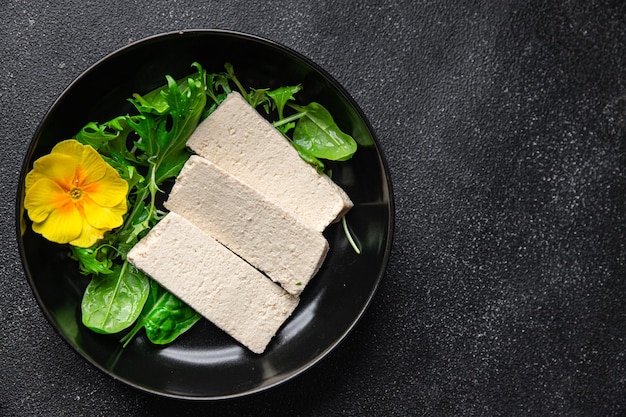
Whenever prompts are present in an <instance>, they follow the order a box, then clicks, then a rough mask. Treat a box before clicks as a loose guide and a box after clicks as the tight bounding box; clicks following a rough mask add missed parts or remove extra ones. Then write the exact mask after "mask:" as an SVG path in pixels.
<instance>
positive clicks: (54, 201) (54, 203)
mask: <svg viewBox="0 0 626 417" xmlns="http://www.w3.org/2000/svg"><path fill="white" fill-rule="evenodd" d="M68 203H70V204H71V199H70V197H69V195H68V194H67V193H66V192H65V191H64V190H63V188H61V187H60V186H59V184H57V183H56V182H55V181H52V180H51V179H49V178H47V177H42V178H41V179H40V180H39V181H37V182H35V183H34V184H32V185H31V186H30V187H29V188H27V189H26V195H25V197H24V208H25V209H26V210H28V217H30V219H31V220H32V221H33V222H35V223H40V222H43V221H44V220H46V218H48V215H49V214H50V213H51V212H53V211H54V210H58V209H59V208H61V207H63V206H65V204H68Z"/></svg>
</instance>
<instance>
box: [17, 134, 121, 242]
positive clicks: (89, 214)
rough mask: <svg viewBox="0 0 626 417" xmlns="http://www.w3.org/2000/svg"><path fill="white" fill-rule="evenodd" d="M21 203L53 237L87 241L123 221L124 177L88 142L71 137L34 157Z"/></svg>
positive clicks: (38, 226) (39, 227)
mask: <svg viewBox="0 0 626 417" xmlns="http://www.w3.org/2000/svg"><path fill="white" fill-rule="evenodd" d="M25 185H26V193H25V197H24V207H25V208H26V210H28V217H30V219H31V220H32V221H33V230H34V231H35V232H36V233H40V234H42V235H43V236H44V237H45V238H46V239H48V240H51V241H53V242H57V243H70V244H72V245H74V246H80V247H85V248H86V247H89V246H91V245H93V244H94V243H96V241H97V240H98V239H101V238H102V237H103V235H104V233H105V232H107V231H109V230H111V229H114V228H116V227H118V226H121V225H122V222H123V220H122V216H123V215H124V214H125V213H126V210H127V207H126V194H127V193H128V183H127V182H126V181H124V180H123V179H122V178H121V177H120V175H119V173H118V172H117V171H116V170H115V169H113V168H112V167H111V166H110V165H109V164H107V163H106V162H105V161H104V159H102V156H100V154H99V153H98V152H96V150H94V149H93V148H92V147H91V146H88V145H82V144H81V143H79V142H77V141H76V140H73V139H70V140H66V141H63V142H60V143H59V144H57V145H56V146H55V147H54V148H53V149H52V152H51V153H50V154H48V155H45V156H42V157H41V158H39V159H38V160H36V161H35V163H34V165H33V169H32V170H31V171H30V172H29V173H28V175H26V184H25Z"/></svg>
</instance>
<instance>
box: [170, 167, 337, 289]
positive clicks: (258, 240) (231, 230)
mask: <svg viewBox="0 0 626 417" xmlns="http://www.w3.org/2000/svg"><path fill="white" fill-rule="evenodd" d="M165 207H166V208H167V209H168V210H171V211H173V212H176V213H178V214H179V215H181V216H183V217H185V218H186V219H188V220H190V221H191V222H192V223H194V224H195V225H196V226H197V227H199V228H201V229H202V230H204V231H205V232H207V233H208V234H210V235H211V236H212V237H213V238H215V239H216V240H217V241H218V242H220V243H221V244H223V245H224V246H226V247H227V248H228V249H230V250H231V251H233V252H234V253H236V254H237V255H239V256H240V257H241V258H243V259H245V260H246V261H247V262H249V263H250V264H251V265H252V266H254V267H256V268H258V269H260V270H261V271H263V272H265V273H266V274H267V276H268V277H270V278H271V279H272V280H273V281H275V282H278V283H279V284H280V285H281V286H282V287H283V288H284V289H285V290H287V291H288V292H289V293H291V294H294V295H298V294H300V292H302V290H303V289H304V287H305V286H306V285H307V283H308V282H309V281H310V279H311V278H312V277H313V276H314V275H315V273H316V272H317V271H318V270H319V268H320V266H321V265H322V263H323V262H324V259H325V257H326V254H327V252H328V242H327V241H326V239H325V238H324V236H323V235H322V233H321V232H319V231H317V230H314V229H312V228H310V227H308V226H307V225H306V224H304V223H302V222H301V221H300V219H298V218H297V217H295V216H293V215H291V214H290V213H288V212H286V211H285V210H283V209H282V208H280V207H279V206H277V205H275V204H274V203H272V202H271V201H269V200H268V199H266V198H265V197H264V196H263V195H261V194H259V193H258V192H257V191H256V190H254V189H252V188H250V187H248V186H247V185H245V184H243V183H242V182H241V181H239V180H238V179H237V178H235V177H233V176H232V175H229V174H228V173H227V172H226V171H224V170H222V169H220V168H219V167H218V166H217V165H215V164H213V163H212V162H210V161H208V160H206V159H205V158H202V157H200V156H197V155H192V156H191V157H190V158H189V160H188V161H187V163H186V164H185V166H184V167H183V169H182V170H181V172H180V174H179V175H178V178H177V179H176V183H175V184H174V187H173V188H172V191H171V192H170V195H169V197H168V199H167V201H166V202H165Z"/></svg>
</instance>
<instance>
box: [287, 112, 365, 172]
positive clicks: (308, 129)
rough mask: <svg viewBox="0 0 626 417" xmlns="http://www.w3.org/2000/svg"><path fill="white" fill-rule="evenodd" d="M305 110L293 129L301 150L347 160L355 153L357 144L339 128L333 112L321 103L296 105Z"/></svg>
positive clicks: (313, 154) (294, 140)
mask: <svg viewBox="0 0 626 417" xmlns="http://www.w3.org/2000/svg"><path fill="white" fill-rule="evenodd" d="M294 108H296V110H298V111H300V112H304V116H302V117H301V118H300V119H299V120H298V122H297V124H296V128H295V129H294V131H293V142H294V143H295V144H296V145H297V147H298V149H299V150H302V152H305V153H306V154H308V155H310V156H313V157H315V158H322V159H328V160H332V161H345V160H348V159H350V158H351V157H352V155H354V153H355V152H356V149H357V144H356V142H355V140H354V139H353V138H352V136H350V135H348V134H346V133H344V132H342V131H341V129H339V126H337V123H335V121H334V120H333V117H332V116H331V114H330V113H329V112H328V110H326V108H325V107H323V106H322V105H321V104H319V103H315V102H312V103H309V104H307V105H306V106H294Z"/></svg>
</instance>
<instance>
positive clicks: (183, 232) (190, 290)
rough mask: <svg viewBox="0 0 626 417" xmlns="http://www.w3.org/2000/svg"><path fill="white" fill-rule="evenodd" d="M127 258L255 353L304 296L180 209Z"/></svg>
mask: <svg viewBox="0 0 626 417" xmlns="http://www.w3.org/2000/svg"><path fill="white" fill-rule="evenodd" d="M128 260H129V261H130V262H131V263H132V264H133V265H135V266H136V267H137V268H139V269H141V270H142V271H144V272H145V273H146V274H148V275H149V276H151V277H152V278H153V279H154V280H156V281H157V282H159V283H160V284H161V285H162V286H163V287H165V288H167V289H168V290H169V291H170V292H171V293H173V294H174V295H176V296H177V297H179V298H180V299H181V300H183V301H184V302H185V303H187V304H188V305H189V306H190V307H191V308H193V309H195V310H196V311H197V312H198V313H200V314H201V315H203V316H204V317H206V318H207V319H208V320H210V321H211V322H213V323H214V324H215V325H217V326H218V327H219V328H221V329H222V330H224V331H225V332H226V333H228V334H229V335H231V336H232V337H233V338H235V339H236V340H237V341H239V342H240V343H241V344H243V345H244V346H246V347H248V348H249V349H250V350H251V351H253V352H255V353H262V352H264V351H265V348H266V347H267V344H268V343H269V342H270V340H271V339H272V337H273V336H274V335H275V334H276V332H277V331H278V329H279V328H280V327H281V326H282V324H283V323H284V322H285V320H286V319H287V318H288V317H289V316H290V315H291V313H292V312H293V310H294V309H295V308H296V306H297V305H298V302H299V299H298V297H294V296H292V295H290V294H289V293H287V292H286V291H285V290H283V289H282V288H281V287H280V286H278V285H276V284H275V283H273V282H272V281H270V280H269V279H267V277H265V276H264V275H263V274H262V273H260V272H259V271H257V270H256V269H255V268H253V267H252V266H250V265H249V264H248V263H246V262H245V261H243V260H242V259H241V258H239V257H238V256H237V255H235V254H234V253H232V252H231V251H229V250H228V249H226V248H225V247H224V246H222V245H221V244H220V243H218V242H217V241H216V240H215V239H213V238H212V237H211V236H209V235H208V234H207V233H206V232H204V231H202V230H200V229H199V228H198V227H196V226H195V225H193V223H191V222H189V221H188V220H186V219H184V218H183V217H181V216H179V215H177V214H176V213H168V214H167V215H166V216H165V217H164V218H163V219H162V220H161V221H160V222H159V223H158V224H157V225H156V226H155V227H154V228H153V229H152V230H151V231H150V232H149V233H148V235H147V236H146V237H145V238H143V239H142V240H141V241H140V242H139V243H137V245H135V247H133V249H132V250H131V251H130V252H129V253H128Z"/></svg>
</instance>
